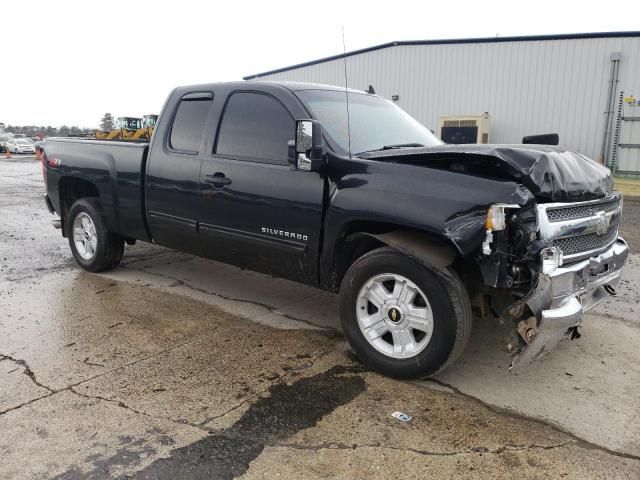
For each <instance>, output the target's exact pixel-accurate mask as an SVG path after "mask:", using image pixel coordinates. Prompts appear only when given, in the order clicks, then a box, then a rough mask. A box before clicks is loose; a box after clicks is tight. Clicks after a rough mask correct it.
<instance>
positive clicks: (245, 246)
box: [199, 91, 324, 284]
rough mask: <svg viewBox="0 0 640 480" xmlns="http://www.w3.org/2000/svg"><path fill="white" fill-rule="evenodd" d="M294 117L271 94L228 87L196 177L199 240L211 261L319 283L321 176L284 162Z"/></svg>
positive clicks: (293, 128) (293, 133)
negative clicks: (212, 139)
mask: <svg viewBox="0 0 640 480" xmlns="http://www.w3.org/2000/svg"><path fill="white" fill-rule="evenodd" d="M294 136H295V120H294V115H293V114H292V113H291V111H290V110H289V109H288V108H287V107H286V106H285V104H284V103H283V102H282V101H280V100H279V99H278V98H277V97H276V96H275V95H271V94H268V93H265V92H259V91H236V92H232V93H231V94H230V95H229V96H228V97H227V100H226V103H225V106H224V109H223V112H222V115H221V119H220V123H219V126H218V133H217V140H216V142H215V145H214V150H213V151H214V153H213V154H212V155H211V156H209V157H208V158H204V159H203V162H202V171H201V174H200V188H201V201H202V203H201V207H200V212H201V218H199V226H200V237H201V239H202V242H203V245H204V249H205V252H206V254H207V256H209V257H210V258H214V259H217V260H221V261H224V262H227V263H232V264H235V265H238V266H240V267H243V268H247V269H251V270H257V271H262V272H265V273H268V274H271V275H274V276H279V277H284V278H289V279H292V280H296V281H302V282H305V283H310V284H315V283H317V261H318V249H319V234H320V226H321V219H322V198H323V186H324V180H323V177H322V175H321V174H320V173H318V172H302V171H298V170H294V169H292V168H291V166H290V165H289V163H288V161H287V142H288V141H289V140H293V138H294Z"/></svg>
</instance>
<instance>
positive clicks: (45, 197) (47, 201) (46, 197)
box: [42, 193, 56, 213]
mask: <svg viewBox="0 0 640 480" xmlns="http://www.w3.org/2000/svg"><path fill="white" fill-rule="evenodd" d="M42 198H43V200H44V203H45V205H46V206H47V210H49V213H56V211H55V210H54V208H53V204H52V203H51V199H50V198H49V195H47V194H46V193H45V194H44V195H42Z"/></svg>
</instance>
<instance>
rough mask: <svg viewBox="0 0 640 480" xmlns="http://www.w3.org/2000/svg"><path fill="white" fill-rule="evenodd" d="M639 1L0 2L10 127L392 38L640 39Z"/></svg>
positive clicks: (144, 101) (0, 84)
mask: <svg viewBox="0 0 640 480" xmlns="http://www.w3.org/2000/svg"><path fill="white" fill-rule="evenodd" d="M638 18H640V9H638V3H637V1H633V0H626V1H625V0H609V1H607V2H601V1H598V2H595V1H593V0H586V1H584V0H583V1H581V2H578V1H564V2H563V1H562V0H555V1H548V0H535V1H527V2H524V1H518V0H509V1H497V0H483V1H479V0H471V1H469V0H455V1H454V0H449V1H433V0H432V1H424V0H422V1H413V2H410V1H405V0H387V1H378V0H376V1H373V0H369V1H365V2H360V1H348V0H338V1H335V0H315V1H301V0H297V1H282V2H278V1H268V0H262V1H232V2H213V1H200V2H199V1H194V0H180V1H175V2H173V1H166V0H165V1H156V2H153V1H145V0H129V1H121V0H108V1H91V0H89V1H86V0H85V1H71V0H57V1H51V0H42V1H28V0H4V1H3V2H2V3H1V4H0V41H1V42H2V48H1V49H0V59H1V60H0V61H1V62H2V64H1V66H0V122H4V123H6V124H14V125H16V124H17V125H27V124H35V125H53V126H60V125H62V124H67V125H78V126H82V127H96V126H97V125H98V123H99V121H100V118H101V117H102V115H103V114H104V113H105V112H107V111H108V112H111V113H112V114H113V115H114V116H115V117H118V116H142V115H143V114H147V113H159V111H160V109H161V108H162V104H163V102H164V99H165V97H166V95H167V94H168V93H169V91H170V90H171V89H172V88H173V87H175V86H178V85H185V84H192V83H202V82H216V81H226V80H240V79H241V78H242V77H243V76H245V75H250V74H253V73H258V72H262V71H266V70H271V69H274V68H279V67H284V66H287V65H291V64H294V63H300V62H304V61H308V60H313V59H316V58H320V57H325V56H329V55H334V54H337V53H341V52H342V36H341V35H342V34H341V27H342V25H344V27H345V32H346V33H345V37H346V45H347V50H355V49H358V48H364V47H368V46H371V45H376V44H380V43H385V42H388V41H392V40H416V39H419V40H422V39H438V38H459V37H493V36H495V35H496V34H500V36H510V35H535V34H549V33H573V32H596V31H622V30H640V21H639V20H638Z"/></svg>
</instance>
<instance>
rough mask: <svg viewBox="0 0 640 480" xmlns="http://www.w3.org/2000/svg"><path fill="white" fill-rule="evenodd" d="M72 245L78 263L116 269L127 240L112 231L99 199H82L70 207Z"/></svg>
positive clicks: (93, 269) (96, 268)
mask: <svg viewBox="0 0 640 480" xmlns="http://www.w3.org/2000/svg"><path fill="white" fill-rule="evenodd" d="M67 222H68V223H67V229H66V231H67V233H68V237H69V246H70V247H71V252H72V253H73V256H74V257H75V259H76V261H77V262H78V265H80V266H81V267H82V268H84V269H85V270H87V271H89V272H102V271H105V270H110V269H112V268H115V267H116V266H117V265H118V264H119V263H120V260H122V256H123V254H124V239H123V238H122V237H121V236H120V235H117V234H115V233H112V232H110V231H109V230H108V229H107V226H106V225H105V223H104V220H103V218H102V212H101V209H100V202H99V200H98V199H97V198H82V199H80V200H78V201H77V202H75V203H74V204H73V205H72V207H71V209H70V210H69V217H68V220H67Z"/></svg>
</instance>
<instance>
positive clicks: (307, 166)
mask: <svg viewBox="0 0 640 480" xmlns="http://www.w3.org/2000/svg"><path fill="white" fill-rule="evenodd" d="M43 173H44V178H45V183H46V195H45V201H46V204H47V207H48V208H49V210H50V211H51V212H52V213H54V212H55V213H56V214H57V215H59V216H60V223H61V226H62V229H61V230H62V235H63V236H64V237H66V238H68V241H69V245H70V247H71V252H72V254H73V256H74V257H75V259H76V261H77V262H78V264H79V265H80V266H81V267H82V268H84V269H85V270H88V271H90V272H99V271H103V270H108V269H112V268H114V267H116V266H117V265H118V263H119V262H120V260H121V259H122V256H123V253H124V249H125V245H132V244H134V243H135V242H136V241H144V242H152V243H155V244H158V245H163V246H165V247H169V248H173V249H176V250H180V251H183V252H188V253H191V254H195V255H199V256H202V257H207V258H210V259H214V260H217V261H220V262H225V263H229V264H233V265H237V266H239V267H242V268H246V269H251V270H255V271H260V272H264V273H266V274H268V275H272V276H277V277H283V278H287V279H290V280H294V281H297V282H302V283H305V284H309V285H313V286H315V287H318V288H321V289H324V290H328V291H332V292H339V307H340V317H341V322H342V327H343V331H344V335H345V336H346V338H347V340H348V341H349V343H350V345H351V346H352V348H353V350H354V351H355V352H356V354H357V355H358V356H359V357H360V359H361V360H362V361H363V362H364V363H365V364H367V365H368V366H370V367H372V368H374V369H376V370H378V371H381V372H383V373H385V374H387V375H391V376H396V377H420V376H428V375H433V374H435V373H437V372H439V371H441V370H442V369H444V368H446V367H447V366H448V365H450V364H451V363H452V362H453V361H454V360H455V359H456V358H457V357H458V356H459V355H460V353H461V352H462V351H463V349H464V347H465V344H466V343H467V340H468V339H469V335H470V333H471V325H472V315H476V316H477V317H479V318H480V319H483V318H484V319H487V318H491V317H493V318H501V319H503V320H504V321H507V322H510V324H512V326H513V329H512V335H513V338H514V340H515V343H513V345H514V346H515V347H516V348H515V349H514V350H515V352H514V359H513V362H512V364H516V363H524V362H526V361H530V360H532V359H535V358H537V357H539V356H541V355H542V354H543V353H546V352H547V351H549V350H550V349H551V348H552V347H554V346H555V345H556V344H557V343H558V342H559V341H560V340H561V339H563V338H567V337H571V338H573V337H577V336H579V332H578V326H579V325H580V323H581V321H582V317H583V313H584V312H585V311H587V310H589V309H590V308H592V307H593V306H594V305H596V304H597V303H598V302H600V301H601V300H602V299H603V298H605V297H607V296H608V295H610V294H615V287H616V284H617V283H618V281H619V279H620V275H621V269H622V268H623V265H624V263H625V261H626V258H627V254H628V247H627V244H626V243H625V241H624V240H623V239H622V238H620V237H619V236H618V230H619V225H620V217H621V211H622V197H621V195H620V194H619V193H617V192H615V191H613V189H612V186H613V184H612V177H611V174H610V172H609V170H608V169H606V168H605V167H603V166H601V165H599V164H598V163H596V162H594V161H593V160H590V159H589V158H587V157H585V156H584V155H582V154H580V153H576V152H572V151H569V150H567V149H565V148H562V147H557V146H554V147H551V146H544V145H457V146H456V145H444V144H443V143H442V142H441V141H440V140H439V139H438V138H437V137H435V136H434V135H433V134H432V133H431V132H430V131H429V130H428V129H427V128H426V127H424V126H422V125H421V124H419V123H418V122H417V121H416V120H414V119H413V118H412V117H411V116H409V115H408V114H407V113H405V112H404V111H403V110H401V109H400V108H399V107H398V106H396V105H395V104H394V103H393V102H390V101H388V100H386V99H384V98H382V97H380V96H377V95H375V94H372V93H368V92H362V91H356V90H346V89H344V88H339V87H331V86H326V85H315V84H304V83H293V82H259V81H256V82H231V83H215V84H207V85H197V86H190V87H180V88H177V89H175V90H173V92H172V93H171V94H170V95H169V97H168V99H167V101H166V103H165V105H164V107H163V109H162V113H161V115H160V118H159V120H158V123H157V126H156V130H155V132H154V134H153V138H152V139H151V141H150V142H148V143H136V142H124V141H103V140H87V139H53V140H47V141H46V143H45V144H44V154H43ZM284 334H286V333H284V332H283V335H284Z"/></svg>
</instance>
